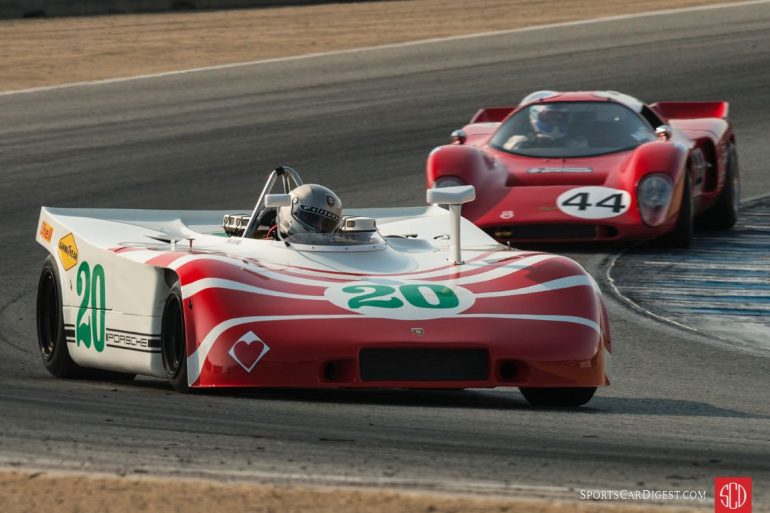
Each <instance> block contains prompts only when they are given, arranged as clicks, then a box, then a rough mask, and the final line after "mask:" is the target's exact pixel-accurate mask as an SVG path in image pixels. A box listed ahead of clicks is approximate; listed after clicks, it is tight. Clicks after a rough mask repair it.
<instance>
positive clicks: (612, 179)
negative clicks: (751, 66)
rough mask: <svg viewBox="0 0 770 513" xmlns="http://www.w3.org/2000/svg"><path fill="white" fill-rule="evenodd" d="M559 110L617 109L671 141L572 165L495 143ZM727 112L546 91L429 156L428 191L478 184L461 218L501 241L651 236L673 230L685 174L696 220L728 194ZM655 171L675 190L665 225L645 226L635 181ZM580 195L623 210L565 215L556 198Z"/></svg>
mask: <svg viewBox="0 0 770 513" xmlns="http://www.w3.org/2000/svg"><path fill="white" fill-rule="evenodd" d="M565 102H581V103H582V102H588V103H595V104H599V105H601V104H606V103H607V102H616V103H619V104H621V105H623V106H625V107H627V108H628V109H631V110H632V111H633V112H635V113H636V114H637V116H638V117H639V119H643V120H644V121H645V122H646V124H647V125H649V126H650V128H656V127H655V126H652V125H653V123H659V124H668V125H670V126H671V129H672V137H671V139H670V140H666V141H663V140H659V141H652V142H646V143H642V144H640V145H639V146H637V147H636V148H633V149H629V150H625V151H617V152H613V153H605V154H599V155H594V156H585V157H568V158H558V157H550V158H543V157H536V156H525V155H520V154H516V153H511V152H510V151H505V150H503V149H502V148H499V147H497V146H494V145H492V144H491V140H492V138H493V137H494V136H495V134H496V133H497V132H498V129H500V128H501V127H502V126H504V125H505V123H506V121H507V120H509V119H512V117H513V116H515V115H516V113H518V112H520V111H521V110H522V109H526V108H528V107H530V106H532V105H536V104H546V105H548V104H550V105H554V104H555V105H558V104H560V103H565ZM727 114H728V104H727V102H659V103H654V104H651V105H649V106H646V105H644V104H643V103H641V102H640V101H639V100H636V99H634V98H631V97H629V96H626V95H621V94H619V93H613V92H573V93H552V94H550V93H549V95H546V96H545V97H544V98H541V99H537V100H535V101H534V102H527V100H526V99H525V101H523V102H522V103H521V104H520V105H518V106H513V107H511V106H509V107H490V108H486V109H481V110H479V111H478V112H477V113H476V114H475V115H474V116H473V117H472V119H471V123H470V124H469V125H467V126H465V127H463V129H462V130H463V132H464V134H465V141H464V144H457V143H455V144H450V145H446V146H440V147H438V148H435V149H434V150H433V151H432V152H431V153H430V155H429V157H428V160H427V165H426V184H427V186H428V187H433V186H435V184H436V182H437V180H441V179H444V178H446V177H456V178H457V179H459V181H460V183H467V184H472V185H474V186H475V187H476V189H477V195H476V198H477V199H476V201H474V202H472V203H469V204H467V205H465V207H464V215H465V216H466V217H467V218H468V219H470V220H471V221H473V222H474V223H476V224H477V225H478V226H480V227H481V228H483V229H484V230H485V231H486V232H487V233H489V234H490V235H492V236H493V237H495V238H496V239H497V240H498V241H500V242H509V241H518V242H527V241H546V242H547V241H579V240H620V239H650V238H655V237H659V236H661V235H663V234H665V233H667V232H669V231H670V230H672V229H673V228H674V227H675V225H676V220H677V216H678V215H679V209H680V205H681V198H682V191H683V187H684V183H685V180H684V179H685V176H687V175H689V177H690V184H691V194H692V197H693V207H694V215H696V216H698V215H701V214H703V213H705V212H706V211H707V210H708V209H709V208H710V207H711V206H713V205H714V204H715V202H716V201H717V200H718V199H719V196H720V194H721V193H722V191H723V190H724V187H725V177H726V173H727V156H728V153H729V151H730V148H731V146H734V145H735V136H734V133H733V131H732V128H731V126H730V124H729V122H728V121H727ZM674 116H678V117H674ZM653 173H662V174H665V175H666V176H668V177H669V178H670V179H671V181H672V182H673V189H674V192H673V194H672V198H671V201H670V203H669V205H668V209H667V211H666V213H665V215H664V216H663V220H662V221H661V222H660V224H657V225H655V226H651V225H647V224H645V222H644V220H643V218H642V216H641V213H640V211H639V205H638V203H637V188H638V186H639V183H640V181H641V180H642V179H643V178H644V177H646V176H647V175H649V174H653ZM582 187H605V188H609V189H616V190H617V191H618V193H620V192H622V191H624V192H625V193H627V195H628V197H629V200H630V205H628V207H629V208H627V209H623V211H622V212H619V210H620V209H619V210H618V211H614V210H613V211H610V210H606V211H605V213H606V214H607V215H606V216H603V217H595V218H591V219H584V218H580V217H575V216H574V215H571V214H570V213H569V212H568V211H565V210H569V209H561V208H560V206H559V205H560V204H559V203H557V199H558V198H562V199H563V198H568V196H563V195H564V194H565V193H566V191H569V190H573V189H574V190H575V193H579V192H580V191H581V189H580V188H582ZM608 194H610V193H609V192H608ZM623 196H624V197H625V194H623ZM599 201H601V198H600V199H599ZM600 213H601V212H597V216H598V215H599V214H600ZM583 228H585V229H583Z"/></svg>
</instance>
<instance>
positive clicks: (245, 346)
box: [227, 331, 270, 373]
mask: <svg viewBox="0 0 770 513" xmlns="http://www.w3.org/2000/svg"><path fill="white" fill-rule="evenodd" d="M268 351H270V346H268V345H267V344H265V343H264V342H263V341H262V340H261V339H260V338H259V337H258V336H256V335H255V334H254V332H253V331H249V332H248V333H246V334H245V335H243V336H242V337H241V338H239V339H238V340H236V341H235V344H233V346H232V347H231V348H230V350H229V351H228V352H227V354H229V355H230V358H232V359H233V360H235V363H237V364H238V365H240V366H241V367H242V368H243V370H245V371H246V372H248V373H251V371H252V370H253V369H254V367H255V366H256V365H257V364H258V363H259V361H260V360H261V359H262V358H264V356H265V355H266V354H267V352H268Z"/></svg>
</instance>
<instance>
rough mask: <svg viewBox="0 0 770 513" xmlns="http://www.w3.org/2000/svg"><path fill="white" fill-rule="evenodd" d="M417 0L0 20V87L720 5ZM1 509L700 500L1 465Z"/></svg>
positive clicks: (573, 510)
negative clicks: (573, 498)
mask: <svg viewBox="0 0 770 513" xmlns="http://www.w3.org/2000/svg"><path fill="white" fill-rule="evenodd" d="M721 1H722V0H711V1H709V0H647V1H646V2H627V1H626V0H604V1H602V2H595V1H588V0H540V1H538V2H533V1H531V0H497V1H496V0H474V1H469V0H420V1H390V2H369V3H360V4H327V5H315V6H308V7H284V8H270V9H254V10H230V11H212V12H190V13H168V14H146V15H120V16H93V17H83V18H60V19H32V20H3V21H0V41H2V45H0V69H2V70H3V71H2V73H0V91H8V90H17V89H25V88H33V87H41V86H51V85H58V84H67V83H72V82H80V81H91V80H100V79H109V78H119V77H128V76H135V75H144V74H152V73H161V72H166V71H174V70H181V69H190V68H197V67H204V66H213V65H219V64H227V63H235V62H246V61H254V60H259V59H268V58H276V57H286V56H291V55H301V54H307V53H319V52H328V51H334V50H341V49H348V48H357V47H364V46H374V45H382V44H389V43H399V42H405V41H414V40H420V39H427V38H436V37H446V36H452V35H460V34H470V33H476V32H489V31H496V30H506V29H512V28H517V27H524V26H531V25H539V24H546V23H554V22H563V21H571V20H578V19H587V18H594V17H601V16H611V15H619V14H630V13H634V12H640V11H650V10H656V9H671V8H677V7H687V6H693V5H703V4H715V3H721ZM0 504H2V510H3V512H4V513H16V512H19V513H21V512H35V513H37V512H41V511H52V512H56V513H68V512H78V513H89V512H95V513H96V512H98V513H111V512H123V511H145V512H148V513H153V512H163V513H169V512H176V511H179V512H184V513H198V512H201V513H212V512H219V511H247V512H252V513H262V512H265V513H266V512H280V513H292V512H300V511H312V512H314V513H351V512H367V513H385V512H393V513H411V512H415V513H416V512H420V513H423V512H433V513H442V512H447V513H449V512H457V513H475V512H479V513H481V512H483V513H490V512H507V513H568V512H569V513H609V512H618V513H641V512H646V511H654V512H656V513H675V512H678V513H684V512H692V511H706V510H708V508H701V509H694V508H690V507H684V506H682V507H664V506H657V505H655V506H643V505H636V506H628V505H620V504H617V503H614V504H613V503H596V502H586V501H583V502H560V501H554V500H529V499H521V500H520V499H515V500H514V499H511V498H493V497H467V496H453V495H446V494H436V493H427V492H425V493H416V492H407V491H397V490H376V489H364V488H360V489H351V488H323V487H308V486H289V485H284V486H279V485H271V484H255V483H223V482H212V481H197V480H183V479H171V478H162V477H150V476H145V477H122V476H118V475H101V474H100V475H95V474H79V473H61V472H52V471H32V470H0Z"/></svg>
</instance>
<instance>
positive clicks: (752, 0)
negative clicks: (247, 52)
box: [0, 0, 770, 96]
mask: <svg viewBox="0 0 770 513" xmlns="http://www.w3.org/2000/svg"><path fill="white" fill-rule="evenodd" d="M767 3H770V0H746V1H743V2H724V3H719V4H712V5H696V6H691V7H680V8H676V9H665V10H659V11H644V12H639V13H633V14H620V15H614V16H601V17H598V18H589V19H585V20H572V21H564V22H558V23H546V24H542V25H532V26H528V27H518V28H515V29H507V30H496V31H490V32H476V33H472V34H462V35H459V36H448V37H435V38H428V39H419V40H416V41H405V42H402V43H390V44H384V45H375V46H364V47H360V48H348V49H344V50H333V51H330V52H317V53H308V54H302V55H291V56H288V57H275V58H271V59H259V60H254V61H244V62H232V63H228V64H217V65H214V66H202V67H198V68H190V69H182V70H174V71H165V72H160V73H149V74H143V75H134V76H129V77H119V78H108V79H102V80H90V81H81V82H71V83H68V84H59V85H52V86H40V87H32V88H29V89H17V90H11V91H0V96H10V95H14V94H28V93H37V92H43V91H54V90H58V89H69V88H74V87H86V86H97V85H106V84H114V83H121V82H129V81H133V80H145V79H150V78H162V77H169V76H175V75H184V74H188V73H198V72H205V71H217V70H223V69H231V68H240V67H245V66H256V65H260V64H270V63H276V62H289V61H296V60H305V59H315V58H318V57H331V56H337V55H346V54H351V53H357V52H369V51H374V50H388V49H393V48H405V47H410V46H418V45H423V44H434V43H444V42H448V41H460V40H464V39H476V38H484V37H493V36H502V35H507V34H516V33H521V32H531V31H536V30H547V29H553V28H563V27H574V26H580V25H591V24H596V23H606V22H612V21H623V20H630V19H634V18H645V17H654V16H665V15H669V14H681V13H688V12H696V11H708V10H715V9H724V8H730V7H732V8H736V7H747V6H751V5H762V4H767Z"/></svg>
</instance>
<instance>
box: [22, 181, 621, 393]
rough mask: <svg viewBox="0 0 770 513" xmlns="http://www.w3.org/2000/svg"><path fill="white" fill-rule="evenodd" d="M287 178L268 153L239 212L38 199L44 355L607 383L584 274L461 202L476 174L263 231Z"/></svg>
mask: <svg viewBox="0 0 770 513" xmlns="http://www.w3.org/2000/svg"><path fill="white" fill-rule="evenodd" d="M279 183H282V185H283V191H284V194H271V192H272V190H273V188H274V186H275V185H277V184H279ZM298 184H301V178H300V177H299V175H298V174H297V172H296V171H294V170H292V169H291V168H288V167H280V168H278V169H276V170H274V171H273V172H272V174H271V175H270V178H269V179H268V182H267V183H266V184H265V187H264V189H263V190H262V193H261V194H260V197H259V200H258V201H257V205H256V207H255V208H254V209H253V211H252V212H251V214H232V213H229V212H219V211H159V210H116V209H64V208H49V207H43V208H42V209H41V213H40V220H39V223H38V233H37V241H38V242H39V243H40V244H41V245H42V246H43V247H44V248H45V249H46V250H47V251H48V252H49V253H50V255H49V256H48V257H47V258H46V261H45V263H44V265H43V269H42V273H41V275H40V281H39V286H38V296H37V329H38V339H39V344H40V351H41V355H42V359H43V363H44V364H45V366H46V368H47V369H48V370H49V371H50V372H51V374H53V375H54V376H57V377H60V378H70V377H72V378H89V377H90V378H110V379H130V378H133V377H134V375H136V374H141V375H148V376H156V377H159V378H165V379H168V381H169V382H170V383H171V385H172V386H173V387H174V388H175V389H177V390H179V391H183V392H184V391H188V390H189V389H193V388H208V387H303V388H308V387H317V388H323V387H344V388H441V389H462V388H471V387H472V388H491V387H496V386H511V387H519V388H520V389H521V391H522V393H523V394H524V396H525V398H526V399H527V400H528V401H529V402H530V403H532V404H535V405H561V406H578V405H582V404H585V403H586V402H588V401H589V400H590V399H591V397H592V396H593V394H594V392H595V390H596V387H598V386H603V385H607V384H609V381H608V379H607V375H606V367H607V365H608V360H609V356H610V353H611V343H610V330H609V323H608V320H607V313H606V310H605V306H604V303H603V299H602V296H601V293H600V291H599V289H598V287H597V285H596V283H595V281H594V280H593V279H592V278H591V276H589V275H588V274H587V273H586V272H585V270H584V269H583V268H582V267H581V266H580V265H579V264H577V263H576V262H574V261H572V260H570V259H568V258H565V257H562V256H557V255H552V254H547V253H538V252H522V251H516V250H512V249H510V248H508V247H505V246H502V245H500V244H498V243H497V242H495V241H494V240H493V239H492V238H491V237H489V236H488V235H486V234H485V233H484V232H483V231H482V230H480V229H479V228H477V227H475V226H474V225H473V224H472V223H470V222H469V221H467V220H465V219H463V218H461V217H460V208H461V205H462V204H463V203H466V202H468V201H471V200H472V199H473V198H474V194H475V193H474V189H473V187H472V186H461V187H447V188H441V189H431V190H429V191H428V202H429V203H432V204H442V205H448V207H449V208H448V209H444V208H440V207H438V206H435V205H431V206H427V207H417V208H383V209H357V210H345V211H344V217H343V220H342V224H341V228H340V229H338V230H337V231H335V232H334V233H304V234H303V233H300V234H296V235H292V236H291V237H288V238H286V239H282V238H280V237H279V238H277V239H276V238H274V237H272V236H270V237H269V238H265V235H266V234H267V233H269V230H270V226H269V225H270V224H271V221H272V220H274V218H275V215H276V212H277V211H278V208H279V207H280V206H283V205H286V204H287V201H290V200H289V195H288V194H286V193H287V192H288V191H289V190H290V189H291V188H293V187H295V186H297V185H298ZM223 219H224V223H223V222H222V220H223ZM268 219H269V220H270V221H266V220H268Z"/></svg>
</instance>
